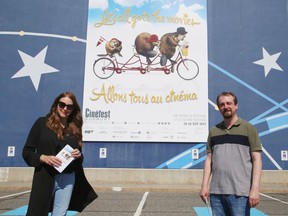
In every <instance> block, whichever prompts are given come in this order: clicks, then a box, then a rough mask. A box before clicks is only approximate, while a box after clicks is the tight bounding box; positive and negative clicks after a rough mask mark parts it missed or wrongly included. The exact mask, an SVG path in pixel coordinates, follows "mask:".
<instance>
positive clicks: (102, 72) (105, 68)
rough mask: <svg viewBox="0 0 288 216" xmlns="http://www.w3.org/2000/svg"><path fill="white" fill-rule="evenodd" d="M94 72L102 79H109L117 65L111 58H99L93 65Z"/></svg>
mask: <svg viewBox="0 0 288 216" xmlns="http://www.w3.org/2000/svg"><path fill="white" fill-rule="evenodd" d="M93 71H94V74H95V75H96V76H97V77H99V78H100V79H108V78H109V77H111V76H112V75H113V74H114V71H115V64H114V62H113V61H112V60H111V59H109V58H99V59H97V60H96V61H95V62H94V64H93Z"/></svg>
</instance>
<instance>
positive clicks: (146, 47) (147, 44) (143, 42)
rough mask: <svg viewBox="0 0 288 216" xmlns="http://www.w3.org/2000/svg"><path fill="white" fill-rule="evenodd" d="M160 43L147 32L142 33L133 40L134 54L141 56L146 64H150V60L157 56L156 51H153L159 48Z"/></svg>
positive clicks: (154, 36)
mask: <svg viewBox="0 0 288 216" xmlns="http://www.w3.org/2000/svg"><path fill="white" fill-rule="evenodd" d="M159 44H160V41H159V39H158V36H157V35H156V34H152V35H151V34H149V33H147V32H142V33H140V34H139V35H137V37H136V39H135V48H136V52H137V53H138V54H140V55H142V56H145V57H146V61H147V63H148V64H151V63H152V62H151V60H150V58H152V57H155V56H156V55H157V51H156V50H154V48H155V47H159Z"/></svg>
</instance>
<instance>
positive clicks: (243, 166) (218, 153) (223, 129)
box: [199, 92, 262, 216]
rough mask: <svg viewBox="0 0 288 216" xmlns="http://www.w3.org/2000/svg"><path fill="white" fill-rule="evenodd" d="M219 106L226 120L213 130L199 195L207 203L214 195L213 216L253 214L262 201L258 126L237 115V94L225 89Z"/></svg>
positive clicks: (209, 139)
mask: <svg viewBox="0 0 288 216" xmlns="http://www.w3.org/2000/svg"><path fill="white" fill-rule="evenodd" d="M217 106H218V108H219V111H220V113H221V114H222V116H223V119H224V120H223V121H222V122H221V123H219V124H217V125H215V126H214V127H213V128H212V129H211V130H210V132H209V136H208V141H207V157H206V161H205V164H204V171H203V179H202V185H201V190H200V193H199V195H200V197H201V199H202V200H203V201H204V202H205V203H206V202H207V201H208V199H209V198H210V203H211V208H212V213H213V216H220V215H221V216H222V215H227V216H228V215H231V216H249V215H250V208H251V207H255V206H256V205H258V204H259V201H260V195H259V184H260V177H261V172H262V159H261V151H262V147H261V143H260V139H259V136H258V133H257V129H256V128H255V127H254V126H252V125H251V124H250V123H248V122H247V121H245V120H243V119H241V118H239V117H238V116H237V113H236V112H237V109H238V102H237V97H236V95H235V94H233V93H232V92H222V93H221V94H220V95H218V97H217ZM210 178H211V183H210V189H209V182H210ZM209 190H210V191H209Z"/></svg>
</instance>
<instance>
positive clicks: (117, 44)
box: [105, 38, 122, 58]
mask: <svg viewBox="0 0 288 216" xmlns="http://www.w3.org/2000/svg"><path fill="white" fill-rule="evenodd" d="M105 49H106V53H107V55H109V57H110V58H112V57H113V56H114V55H115V54H116V53H117V54H118V55H119V56H121V57H122V55H121V53H120V52H121V50H122V42H121V41H120V40H118V39H117V38H112V39H111V40H110V41H108V42H107V43H106V45H105Z"/></svg>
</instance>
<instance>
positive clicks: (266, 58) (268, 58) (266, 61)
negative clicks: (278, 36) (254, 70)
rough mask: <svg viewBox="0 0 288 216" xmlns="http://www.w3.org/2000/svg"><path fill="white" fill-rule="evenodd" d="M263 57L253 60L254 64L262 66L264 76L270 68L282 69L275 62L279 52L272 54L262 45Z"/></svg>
mask: <svg viewBox="0 0 288 216" xmlns="http://www.w3.org/2000/svg"><path fill="white" fill-rule="evenodd" d="M262 53H263V59H260V60H258V61H255V62H253V63H254V64H258V65H262V66H264V72H265V77H266V76H267V75H268V73H269V72H270V70H271V69H275V70H279V71H283V70H282V68H281V67H280V66H279V65H278V64H277V62H276V61H277V59H278V58H279V56H280V55H281V52H279V53H276V54H274V55H270V54H269V53H268V52H267V51H266V50H265V48H264V47H262Z"/></svg>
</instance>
